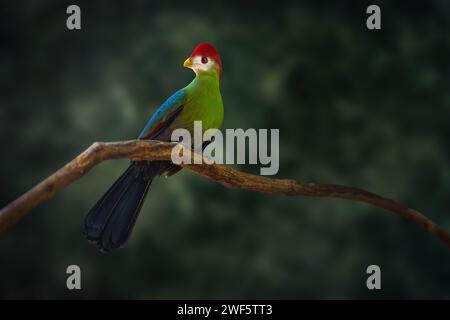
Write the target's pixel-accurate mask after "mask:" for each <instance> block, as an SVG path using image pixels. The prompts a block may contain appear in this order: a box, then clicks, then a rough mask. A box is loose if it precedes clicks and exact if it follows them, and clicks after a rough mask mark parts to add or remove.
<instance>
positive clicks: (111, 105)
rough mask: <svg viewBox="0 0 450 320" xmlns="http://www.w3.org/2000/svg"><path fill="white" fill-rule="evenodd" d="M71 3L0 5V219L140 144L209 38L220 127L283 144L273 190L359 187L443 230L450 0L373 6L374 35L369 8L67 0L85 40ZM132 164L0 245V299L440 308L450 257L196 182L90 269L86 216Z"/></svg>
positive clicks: (378, 225)
mask: <svg viewBox="0 0 450 320" xmlns="http://www.w3.org/2000/svg"><path fill="white" fill-rule="evenodd" d="M71 3H72V1H71V2H67V1H56V0H53V1H49V0H41V1H24V2H22V3H21V4H20V5H19V4H18V3H16V2H4V3H2V4H1V10H0V26H1V27H0V35H1V38H2V49H1V50H0V70H1V77H0V90H1V95H0V130H1V131H0V133H1V134H0V143H1V146H2V150H3V154H2V157H1V159H0V161H1V165H0V206H3V205H5V204H7V203H8V202H10V201H11V200H13V199H14V198H15V197H17V196H19V195H20V194H21V193H22V192H24V191H25V190H27V189H28V188H30V187H31V186H33V185H34V184H35V183H37V182H38V181H39V180H41V179H42V178H44V177H46V176H47V175H49V174H50V173H52V172H53V171H54V170H56V169H57V168H58V167H60V166H62V165H63V164H64V163H66V162H67V161H69V160H70V159H72V158H73V157H74V156H75V155H76V154H78V153H79V152H81V151H82V150H84V149H85V148H86V147H87V146H89V145H90V144H91V143H92V142H93V141H98V140H103V141H114V140H124V139H131V138H134V137H135V136H137V134H138V133H139V131H140V129H141V128H142V127H143V126H144V124H145V122H146V120H147V118H148V117H149V116H150V115H151V114H152V112H153V111H154V110H155V109H156V107H157V106H158V105H159V104H160V103H161V102H162V101H164V99H165V98H166V97H167V96H169V95H170V94H171V93H173V92H174V91H175V90H177V89H179V88H181V87H182V86H184V85H185V84H187V83H188V81H190V79H192V76H193V74H192V73H191V72H190V71H189V70H186V69H183V68H182V62H183V61H184V59H185V58H186V57H187V56H188V55H189V53H190V52H191V50H192V49H193V47H194V46H195V45H196V44H197V43H199V42H203V41H208V42H211V43H213V44H214V45H216V47H217V48H218V49H219V51H220V53H221V55H222V60H223V62H224V77H223V81H222V84H221V86H222V95H223V97H224V103H225V126H224V127H228V128H237V127H242V128H250V127H253V128H280V139H281V141H280V143H281V146H280V155H281V159H280V172H279V174H278V176H279V177H290V178H295V179H299V180H305V181H314V182H331V183H340V184H348V185H354V186H359V187H363V188H365V189H368V190H371V191H374V192H377V193H380V194H383V195H387V196H389V197H392V198H394V199H397V200H398V201H400V202H403V203H405V204H408V205H409V206H411V207H414V208H417V209H418V210H421V211H423V212H425V213H426V214H427V215H428V216H429V217H431V218H432V219H434V220H436V221H437V222H439V223H440V224H441V225H442V226H443V227H445V228H446V229H447V230H450V216H449V214H450V197H449V195H450V166H449V160H450V90H449V84H450V63H449V57H450V38H449V34H450V19H449V18H450V6H449V3H448V2H446V1H438V0H434V1H421V2H418V3H416V2H403V4H400V3H398V2H397V4H395V3H393V1H383V2H378V3H379V4H380V5H381V7H382V30H380V31H369V30H367V29H366V27H365V19H366V17H367V15H366V13H365V11H366V7H367V5H368V4H369V3H368V2H366V1H336V2H325V1H311V2H310V3H304V2H302V3H300V2H299V3H296V2H287V3H285V4H283V5H282V4H280V3H279V2H277V3H276V4H275V3H273V2H272V3H270V2H267V3H266V2H258V3H257V4H255V3H253V4H251V3H248V4H246V3H244V2H243V1H240V2H238V3H236V4H233V3H232V2H230V1H211V2H205V1H202V2H195V1H175V2H170V1H126V2H125V1H115V2H112V1H89V2H88V1H85V2H83V1H75V2H74V3H77V4H79V5H80V6H81V10H82V30H81V31H68V30H67V29H66V27H65V23H66V17H67V15H66V13H65V10H66V7H67V6H68V5H69V4H71ZM125 167H126V161H111V162H107V163H104V164H101V165H100V166H98V167H96V168H95V169H94V170H92V171H91V172H90V173H89V174H88V175H87V176H85V177H84V178H82V179H81V180H79V181H78V182H76V183H74V184H73V185H71V186H69V187H68V188H66V189H65V190H64V191H63V192H61V193H60V194H58V195H57V196H56V197H55V198H54V199H52V200H51V201H49V202H48V203H46V204H44V205H43V206H41V207H39V208H37V209H35V210H34V211H33V212H32V214H30V215H29V216H28V217H26V218H25V219H24V220H22V221H21V222H20V223H19V224H18V225H17V226H15V227H14V228H13V229H11V230H10V231H9V232H8V233H6V234H4V235H2V236H1V237H0V297H2V298H450V272H449V270H450V251H449V250H448V248H446V247H445V246H443V245H442V244H441V243H439V242H438V241H437V240H436V239H434V238H433V237H432V236H430V235H429V234H427V233H426V232H425V231H424V230H422V229H420V228H418V227H417V226H416V225H414V224H412V223H410V222H409V221H405V220H403V219H401V218H398V217H397V216H393V215H392V214H389V213H387V212H385V211H383V210H381V209H376V208H372V207H370V206H368V205H364V204H359V203H353V202H349V201H342V200H331V199H307V198H288V197H282V196H268V195H261V194H254V193H251V192H246V191H238V190H228V189H225V188H223V187H221V186H220V185H217V184H214V183H211V182H210V181H207V180H205V179H203V178H200V177H198V176H195V175H193V174H191V173H189V172H180V173H179V174H177V175H176V176H175V177H172V178H170V179H159V180H158V181H156V182H155V183H154V184H153V186H152V190H151V192H150V194H149V197H148V199H147V202H146V203H145V206H144V208H143V210H142V213H141V216H140V218H139V220H138V223H137V225H136V228H135V231H134V234H133V235H132V237H131V239H130V241H129V243H128V245H127V246H126V247H125V248H124V249H122V250H119V251H118V252H115V253H113V254H109V255H105V254H101V253H99V252H98V251H97V250H96V249H95V247H93V246H91V245H90V244H89V243H88V242H87V241H86V240H85V239H84V238H83V236H82V235H81V229H82V224H83V219H84V215H85V214H86V213H87V211H88V210H89V208H90V206H91V205H93V204H94V203H95V201H96V200H97V199H98V198H99V197H100V196H101V195H102V193H103V192H104V191H105V190H106V189H107V188H108V186H109V185H110V184H111V183H112V182H113V181H114V179H115V178H116V177H117V176H118V175H119V174H120V173H121V171H122V170H124V168H125ZM240 169H243V170H247V171H250V172H257V168H256V167H254V166H252V167H241V168H240ZM70 264H78V265H79V266H80V267H81V268H82V276H83V278H82V286H83V290H82V291H81V292H72V291H68V290H67V289H66V287H65V281H66V274H65V270H66V267H67V266H68V265H70ZM370 264H378V265H380V266H381V269H382V288H383V289H382V290H381V291H376V292H372V291H368V290H367V289H366V287H365V281H366V277H367V275H366V273H365V271H366V267H367V266H368V265H370Z"/></svg>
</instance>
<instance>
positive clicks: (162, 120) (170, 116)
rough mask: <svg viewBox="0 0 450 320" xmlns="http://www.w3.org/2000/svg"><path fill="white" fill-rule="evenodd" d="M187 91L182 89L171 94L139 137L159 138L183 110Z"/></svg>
mask: <svg viewBox="0 0 450 320" xmlns="http://www.w3.org/2000/svg"><path fill="white" fill-rule="evenodd" d="M185 98H186V92H185V91H184V90H183V89H181V90H178V91H177V92H175V93H174V94H173V95H171V96H170V97H169V98H168V99H167V100H166V101H165V102H164V103H163V104H162V105H161V106H160V107H159V108H158V110H156V112H155V113H154V114H153V115H152V117H151V118H150V120H149V121H148V122H147V124H146V125H145V127H144V129H143V130H142V131H141V133H140V134H139V137H138V139H155V138H157V137H158V136H159V135H160V134H161V133H162V132H163V131H164V130H165V129H167V127H169V126H170V124H171V123H172V122H173V120H175V118H176V117H177V116H178V115H179V114H180V112H181V111H182V110H183V103H184V102H185Z"/></svg>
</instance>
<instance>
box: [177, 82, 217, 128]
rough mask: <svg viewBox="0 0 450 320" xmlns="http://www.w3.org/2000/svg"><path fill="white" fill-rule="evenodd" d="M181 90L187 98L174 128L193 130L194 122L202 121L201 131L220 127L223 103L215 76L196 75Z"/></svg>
mask: <svg viewBox="0 0 450 320" xmlns="http://www.w3.org/2000/svg"><path fill="white" fill-rule="evenodd" d="M183 90H186V93H187V97H186V102H185V104H184V106H183V111H182V112H181V114H180V116H179V117H178V118H177V119H176V120H175V122H177V123H174V127H177V128H185V129H187V130H189V131H190V132H193V130H194V126H193V125H194V121H200V120H201V121H202V126H203V131H205V130H208V129H211V128H216V129H219V128H220V127H221V126H222V121H223V103H222V96H221V95H220V87H219V79H218V76H217V75H216V74H202V75H197V76H196V77H195V79H194V80H193V81H192V82H191V83H190V84H189V85H188V86H187V87H185V88H184V89H183Z"/></svg>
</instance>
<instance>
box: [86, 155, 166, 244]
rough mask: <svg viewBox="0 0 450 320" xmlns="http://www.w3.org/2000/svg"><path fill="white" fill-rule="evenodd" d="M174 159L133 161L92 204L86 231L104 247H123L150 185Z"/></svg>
mask: <svg viewBox="0 0 450 320" xmlns="http://www.w3.org/2000/svg"><path fill="white" fill-rule="evenodd" d="M168 165H170V162H165V161H145V162H144V161H140V162H132V163H131V164H130V166H129V167H128V168H127V170H125V172H124V173H123V174H122V175H121V176H120V177H119V178H118V179H117V180H116V182H114V184H113V185H112V186H111V187H110V188H109V189H108V191H106V193H105V194H104V195H103V196H102V197H101V198H100V200H98V201H97V203H96V204H95V205H94V206H93V207H92V209H91V210H90V211H89V213H88V214H87V216H86V219H85V226H84V231H83V233H84V235H85V236H86V238H87V239H88V240H90V241H92V242H94V243H96V244H97V245H98V246H99V247H100V249H101V250H102V251H106V252H108V251H112V250H114V249H117V248H120V247H122V246H123V245H124V244H125V243H126V242H127V240H128V238H129V236H130V234H131V231H132V230H133V227H134V224H135V222H136V219H137V217H138V215H139V212H140V210H141V208H142V205H143V203H144V200H145V197H146V195H147V193H148V190H149V187H150V185H151V183H152V181H153V179H154V177H155V176H157V175H160V174H161V173H162V172H164V170H165V168H166V167H168Z"/></svg>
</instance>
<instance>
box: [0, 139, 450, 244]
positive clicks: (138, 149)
mask: <svg viewBox="0 0 450 320" xmlns="http://www.w3.org/2000/svg"><path fill="white" fill-rule="evenodd" d="M174 145H175V144H174V143H168V142H159V141H149V140H146V141H144V140H130V141H120V142H108V143H105V142H95V143H94V144H92V145H91V146H90V147H89V148H88V149H87V150H86V151H84V152H83V153H81V154H80V155H78V156H77V157H76V158H75V159H73V160H72V161H70V162H69V163H68V164H66V165H65V166H64V167H62V168H61V169H59V170H58V171H56V172H55V173H54V174H52V175H51V176H49V177H48V178H46V179H45V180H44V181H42V182H41V183H39V184H38V185H36V186H35V187H34V188H32V189H31V190H29V191H28V192H26V193H25V194H23V195H22V196H20V197H19V198H17V199H16V200H14V201H13V202H11V203H10V204H8V205H7V206H6V207H4V208H3V209H1V210H0V232H3V231H5V230H7V229H8V228H9V227H10V226H12V225H13V224H15V223H16V222H18V221H19V220H20V219H22V218H23V217H24V216H25V215H26V214H27V213H28V212H29V211H31V210H32V209H33V208H35V207H37V206H38V205H40V204H42V203H43V202H45V201H47V200H48V199H50V198H52V197H53V196H54V195H55V194H56V193H57V192H58V191H60V190H61V189H62V188H64V187H65V186H67V185H69V184H70V183H72V182H74V181H76V180H78V179H79V178H81V177H82V176H83V175H84V174H86V172H88V171H89V170H90V169H91V168H92V167H94V166H95V165H97V164H99V163H100V162H102V161H105V160H110V159H131V160H170V159H171V152H172V148H173V147H174ZM193 157H194V158H195V157H199V158H201V156H200V155H198V154H195V153H194V154H193ZM182 167H184V168H186V169H188V170H190V171H192V172H195V173H197V174H199V175H201V176H203V177H206V178H209V179H211V180H213V181H215V182H218V183H220V184H222V185H223V186H225V187H227V188H234V189H245V190H250V191H255V192H262V193H270V194H283V195H288V196H308V197H329V198H341V199H349V200H357V201H361V202H366V203H369V204H372V205H374V206H376V207H380V208H384V209H386V210H389V211H391V212H393V213H396V214H398V215H400V216H402V217H404V218H407V219H410V220H412V221H414V222H415V223H417V224H418V225H420V226H421V227H423V228H424V229H425V230H427V231H428V232H430V233H431V234H432V235H434V236H435V237H437V238H438V239H439V240H441V241H442V242H443V243H445V244H446V245H447V246H448V247H450V236H449V234H448V233H447V232H446V231H445V230H443V229H442V228H441V227H439V226H438V225H437V224H436V223H434V222H433V221H432V220H430V219H428V218H427V217H425V216H424V215H423V214H421V213H420V212H418V211H416V210H414V209H410V208H408V207H406V206H404V205H401V204H399V203H397V202H395V201H393V200H391V199H388V198H384V197H381V196H379V195H377V194H374V193H371V192H367V191H365V190H362V189H358V188H352V187H346V186H340V185H335V184H315V183H304V182H300V181H295V180H288V179H272V178H267V177H262V176H256V175H252V174H248V173H243V172H240V171H238V170H235V169H232V168H230V167H227V166H224V165H218V164H213V165H208V164H191V165H190V164H183V165H182Z"/></svg>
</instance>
